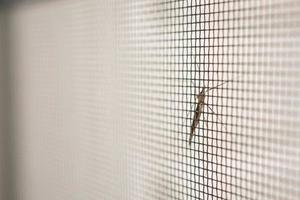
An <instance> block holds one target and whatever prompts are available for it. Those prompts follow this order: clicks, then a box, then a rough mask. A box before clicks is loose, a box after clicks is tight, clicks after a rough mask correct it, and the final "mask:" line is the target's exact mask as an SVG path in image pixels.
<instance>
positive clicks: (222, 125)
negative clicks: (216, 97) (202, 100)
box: [205, 104, 227, 132]
mask: <svg viewBox="0 0 300 200" xmlns="http://www.w3.org/2000/svg"><path fill="white" fill-rule="evenodd" d="M205 105H207V107H208V109H209V110H210V111H211V112H212V113H213V114H214V115H216V117H217V120H218V121H219V122H220V123H221V126H222V127H224V128H225V131H226V132H227V129H226V127H225V126H224V125H223V122H222V120H220V119H219V118H218V114H217V113H215V112H214V111H213V109H212V108H211V107H210V106H209V105H208V104H205Z"/></svg>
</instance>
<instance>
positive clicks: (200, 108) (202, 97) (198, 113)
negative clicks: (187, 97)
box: [189, 81, 228, 145]
mask: <svg viewBox="0 0 300 200" xmlns="http://www.w3.org/2000/svg"><path fill="white" fill-rule="evenodd" d="M227 82H228V81H224V82H223V83H221V84H219V85H217V86H215V87H211V88H208V89H207V90H206V91H205V87H203V88H202V90H201V91H200V93H199V94H198V95H197V96H196V98H197V107H196V110H195V114H194V118H193V122H192V126H191V133H190V138H189V144H190V145H191V143H192V138H193V135H194V134H195V130H196V127H197V125H198V124H199V120H200V117H201V113H203V110H204V105H207V106H208V108H209V109H210V110H211V111H212V112H213V113H214V111H213V110H212V108H210V107H209V105H208V104H206V103H205V102H204V100H205V97H206V93H207V92H208V91H210V90H213V89H216V88H218V87H220V86H221V85H223V84H225V83H227ZM214 114H215V113H214ZM203 117H204V116H203ZM204 120H205V119H204ZM206 127H208V125H207V121H206Z"/></svg>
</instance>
